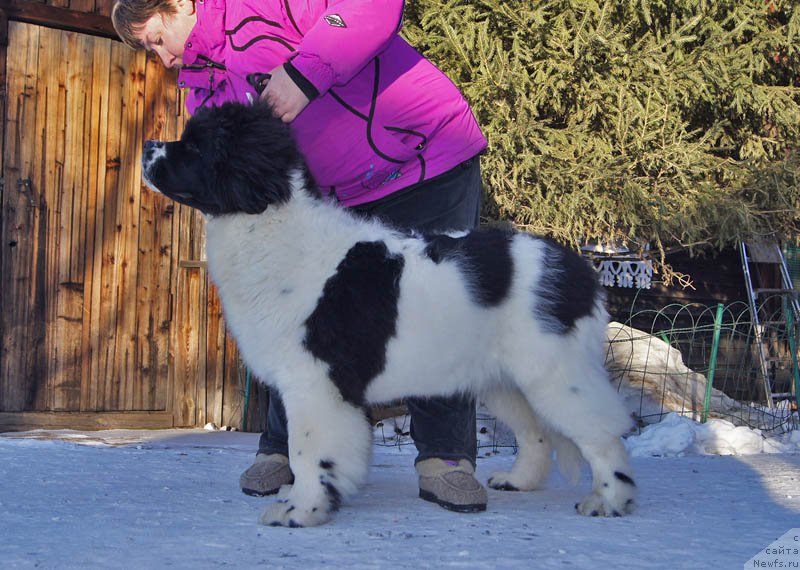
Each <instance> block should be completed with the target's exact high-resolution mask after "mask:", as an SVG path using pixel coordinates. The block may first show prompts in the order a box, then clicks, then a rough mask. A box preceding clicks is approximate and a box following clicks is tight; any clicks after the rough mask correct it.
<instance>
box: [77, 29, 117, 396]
mask: <svg viewBox="0 0 800 570" xmlns="http://www.w3.org/2000/svg"><path fill="white" fill-rule="evenodd" d="M110 76H111V47H110V45H108V44H104V43H103V42H95V45H94V50H93V52H92V102H93V105H92V117H91V119H90V129H89V136H90V139H89V144H88V146H89V149H90V158H89V171H90V179H89V184H90V187H91V190H90V192H89V202H88V204H87V217H88V220H89V222H88V224H87V242H86V243H87V248H89V249H88V251H87V262H86V269H87V272H89V275H87V278H86V279H85V281H84V284H85V287H86V290H85V292H84V295H85V299H86V300H87V303H88V307H89V314H88V316H87V318H85V319H84V323H85V324H84V329H83V346H84V347H85V348H84V353H83V363H82V371H83V387H82V393H81V401H82V403H83V404H82V407H83V409H84V410H99V409H101V407H102V398H101V389H102V387H103V386H104V385H105V382H104V381H103V380H101V379H100V370H101V368H100V361H101V357H102V355H103V352H102V350H101V322H100V321H101V319H100V315H101V293H102V291H103V283H102V275H103V236H104V232H105V181H106V148H107V144H108V128H109V125H108V117H109V96H110V95H109V91H110V89H109V84H110Z"/></svg>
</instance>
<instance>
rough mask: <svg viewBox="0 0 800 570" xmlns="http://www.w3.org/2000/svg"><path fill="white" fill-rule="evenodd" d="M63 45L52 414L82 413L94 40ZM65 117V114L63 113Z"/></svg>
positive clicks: (75, 37) (71, 39)
mask: <svg viewBox="0 0 800 570" xmlns="http://www.w3.org/2000/svg"><path fill="white" fill-rule="evenodd" d="M58 34H59V35H60V36H62V37H63V38H64V39H65V41H66V50H65V52H63V53H62V60H63V61H64V64H63V67H64V77H63V89H59V94H60V93H61V92H63V94H64V103H63V108H59V121H60V122H61V123H62V124H63V130H61V132H63V141H62V142H61V143H60V145H59V147H60V148H59V150H58V152H59V156H58V161H59V162H60V163H61V165H62V168H61V174H62V176H61V181H60V183H59V185H58V188H57V191H58V196H59V206H58V216H57V219H58V227H57V228H56V229H55V231H54V234H56V235H57V236H58V248H57V252H56V253H57V276H58V278H57V284H56V287H57V289H56V292H57V295H56V316H55V318H56V321H55V323H54V325H55V327H54V330H55V336H54V337H53V338H52V339H49V343H51V344H54V345H55V350H54V354H55V355H56V358H55V360H54V361H53V363H52V376H53V385H54V386H53V387H54V404H53V408H52V409H53V410H54V411H79V410H80V409H81V371H82V357H81V354H82V352H83V350H82V348H83V347H82V339H83V315H84V310H83V306H84V297H83V294H84V273H85V271H84V266H85V251H86V243H85V235H86V229H85V226H86V202H87V185H88V184H87V179H88V173H87V172H86V166H87V163H88V157H87V156H86V146H85V142H86V137H87V133H86V125H87V115H88V114H89V110H88V109H89V108H90V107H91V101H89V100H88V99H87V91H88V81H89V78H90V77H91V76H90V75H89V74H90V73H91V61H92V60H91V49H92V44H93V43H94V41H95V40H94V39H93V38H90V37H89V36H86V35H84V34H76V33H69V32H58ZM87 64H88V67H87ZM62 113H63V114H62Z"/></svg>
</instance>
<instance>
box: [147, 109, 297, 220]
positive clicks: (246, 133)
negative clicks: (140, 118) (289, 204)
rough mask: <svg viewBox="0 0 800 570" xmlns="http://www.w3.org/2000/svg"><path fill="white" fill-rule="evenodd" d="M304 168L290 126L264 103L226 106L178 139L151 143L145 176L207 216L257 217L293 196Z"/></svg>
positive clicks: (200, 116) (203, 113) (193, 122)
mask: <svg viewBox="0 0 800 570" xmlns="http://www.w3.org/2000/svg"><path fill="white" fill-rule="evenodd" d="M298 168H299V169H300V170H301V172H303V175H304V176H305V177H306V178H307V177H308V175H307V173H306V168H305V165H304V162H303V160H302V158H301V156H300V153H299V152H298V150H297V147H296V146H295V143H294V141H293V140H292V138H291V135H290V133H289V127H288V125H285V124H283V123H282V122H281V121H280V119H278V118H276V117H275V116H274V115H273V114H272V110H271V108H270V107H269V106H268V105H266V104H264V103H257V104H255V105H243V104H240V103H225V104H223V105H221V106H219V107H210V108H205V109H202V110H200V111H199V112H198V113H197V114H196V115H195V116H194V117H192V118H191V119H189V121H188V122H187V123H186V127H185V128H184V130H183V135H181V138H180V140H177V141H174V142H161V141H147V142H145V144H144V148H143V149H142V175H143V177H144V179H145V182H147V184H148V185H149V186H150V187H151V188H152V189H153V190H156V191H157V192H161V193H162V194H164V195H165V196H168V197H170V198H172V199H173V200H175V201H177V202H180V203H182V204H186V205H187V206H191V207H192V208H197V209H198V210H200V211H201V212H203V213H204V214H211V215H221V214H232V213H246V214H259V213H261V212H263V211H264V210H265V209H266V208H267V207H268V206H270V205H273V204H278V205H279V204H282V203H284V202H286V201H287V200H289V198H290V197H291V186H290V184H291V172H292V171H294V170H296V169H298Z"/></svg>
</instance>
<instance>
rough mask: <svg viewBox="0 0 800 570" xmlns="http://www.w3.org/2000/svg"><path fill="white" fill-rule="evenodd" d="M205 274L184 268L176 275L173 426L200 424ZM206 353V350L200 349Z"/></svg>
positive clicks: (196, 269) (195, 269)
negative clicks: (200, 310)
mask: <svg viewBox="0 0 800 570" xmlns="http://www.w3.org/2000/svg"><path fill="white" fill-rule="evenodd" d="M204 280H205V279H204V273H203V271H202V270H201V269H199V268H191V269H184V270H182V271H180V272H179V273H178V278H177V288H178V291H180V292H181V294H180V295H178V296H177V297H176V298H175V303H176V308H175V311H176V317H177V326H176V331H175V344H174V347H175V348H174V352H175V369H174V385H175V409H174V413H175V425H176V426H179V427H183V426H193V425H202V423H203V422H202V418H201V417H200V416H199V415H198V408H199V403H198V401H197V385H198V378H201V377H202V375H201V371H200V367H199V353H200V351H201V347H200V346H199V338H200V335H199V334H198V331H199V329H200V326H199V323H198V322H197V319H196V317H197V309H196V307H197V305H198V303H199V302H200V299H201V296H202V288H203V281H204ZM202 350H205V347H202Z"/></svg>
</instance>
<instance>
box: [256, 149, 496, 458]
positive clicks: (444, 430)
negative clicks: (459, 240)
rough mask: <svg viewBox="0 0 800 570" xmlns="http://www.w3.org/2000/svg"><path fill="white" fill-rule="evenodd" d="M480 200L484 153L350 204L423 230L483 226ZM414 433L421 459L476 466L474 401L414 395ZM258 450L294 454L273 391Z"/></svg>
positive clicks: (411, 408)
mask: <svg viewBox="0 0 800 570" xmlns="http://www.w3.org/2000/svg"><path fill="white" fill-rule="evenodd" d="M480 205H481V171H480V161H479V158H478V157H477V156H476V157H473V158H471V159H469V160H467V161H465V162H463V163H461V164H459V165H458V166H456V167H455V168H453V169H452V170H449V171H447V172H445V173H444V174H441V175H439V176H437V177H435V178H432V179H430V180H426V181H425V182H422V183H421V184H418V185H416V186H411V187H409V188H406V189H404V190H400V191H399V192H395V193H394V194H391V195H389V196H387V197H386V198H382V199H380V200H377V201H375V202H370V203H368V204H362V205H359V206H355V207H353V208H351V211H355V212H358V213H361V214H364V215H367V216H375V217H379V218H381V219H383V220H384V221H386V222H387V223H389V224H391V225H393V226H395V227H401V228H413V229H416V230H422V231H444V230H463V229H469V228H474V227H477V226H478V223H479V221H480ZM406 403H407V404H408V410H409V413H410V415H411V437H412V438H413V439H414V443H415V444H416V446H417V451H418V455H417V459H416V461H422V460H423V459H429V458H431V457H438V458H440V459H452V460H459V459H468V460H469V461H470V462H472V464H473V465H475V455H476V453H477V440H476V435H475V400H474V399H473V398H468V397H462V396H454V397H449V398H425V399H422V398H410V399H408V400H407V401H406ZM258 453H259V454H261V453H265V454H269V453H280V454H282V455H286V456H288V455H289V446H288V432H287V428H286V412H285V410H284V408H283V402H281V400H280V398H279V397H278V394H277V392H276V391H275V390H270V405H269V411H268V412H267V431H265V432H264V433H263V434H262V435H261V439H260V440H259V448H258Z"/></svg>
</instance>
